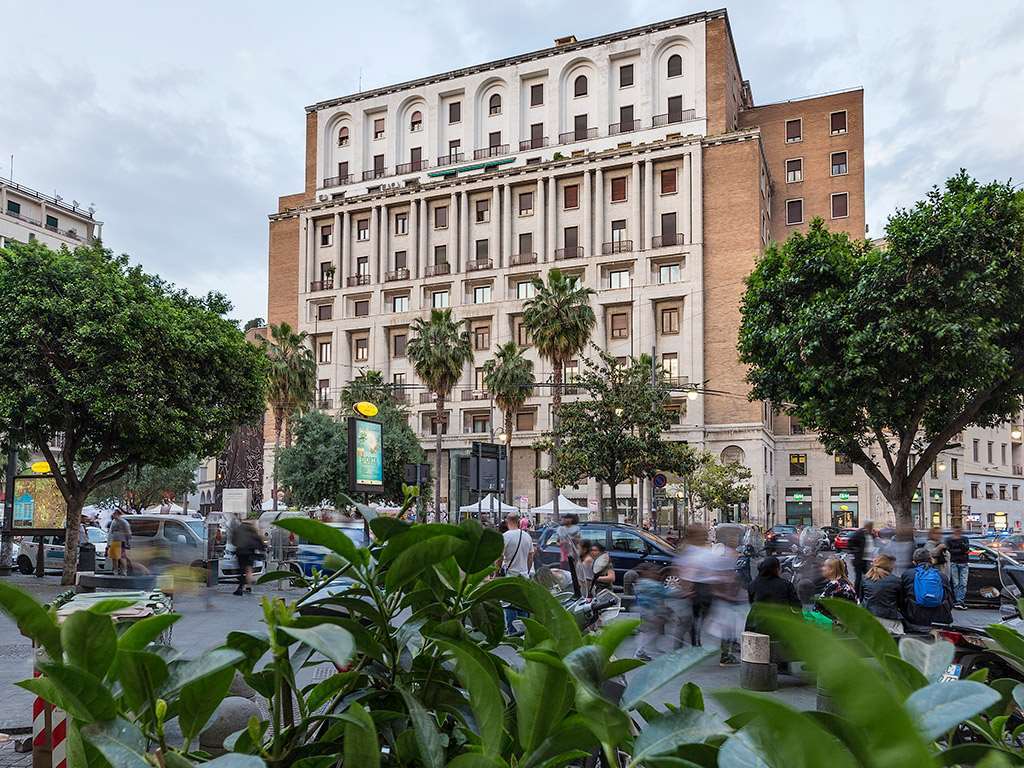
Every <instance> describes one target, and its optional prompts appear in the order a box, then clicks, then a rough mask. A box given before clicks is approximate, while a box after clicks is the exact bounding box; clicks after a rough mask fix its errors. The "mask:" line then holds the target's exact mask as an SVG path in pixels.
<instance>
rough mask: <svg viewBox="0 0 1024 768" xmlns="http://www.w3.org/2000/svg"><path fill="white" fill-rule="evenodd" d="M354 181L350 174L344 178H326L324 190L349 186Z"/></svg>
mask: <svg viewBox="0 0 1024 768" xmlns="http://www.w3.org/2000/svg"><path fill="white" fill-rule="evenodd" d="M355 180H356V179H355V176H353V175H352V174H351V173H350V174H348V175H346V176H328V177H327V178H326V179H324V188H325V189H326V188H327V187H340V186H342V185H344V184H351V183H352V182H353V181H355Z"/></svg>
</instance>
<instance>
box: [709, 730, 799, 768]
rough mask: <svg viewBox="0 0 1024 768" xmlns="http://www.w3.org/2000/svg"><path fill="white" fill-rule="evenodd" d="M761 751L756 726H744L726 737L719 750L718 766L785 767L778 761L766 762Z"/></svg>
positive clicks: (724, 767) (739, 767)
mask: <svg viewBox="0 0 1024 768" xmlns="http://www.w3.org/2000/svg"><path fill="white" fill-rule="evenodd" d="M761 752H762V750H761V747H760V746H759V745H758V743H757V739H756V738H755V734H754V728H751V727H747V728H744V729H743V730H741V731H737V732H736V733H734V734H733V735H732V736H730V737H729V738H728V739H726V740H725V743H724V744H722V747H721V749H719V750H718V768H785V766H783V765H780V764H778V763H774V764H769V763H767V762H765V760H764V759H762V757H761Z"/></svg>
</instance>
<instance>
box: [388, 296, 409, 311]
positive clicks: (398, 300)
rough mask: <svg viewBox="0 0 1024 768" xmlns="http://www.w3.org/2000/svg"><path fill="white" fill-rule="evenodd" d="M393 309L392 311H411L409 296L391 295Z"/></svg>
mask: <svg viewBox="0 0 1024 768" xmlns="http://www.w3.org/2000/svg"><path fill="white" fill-rule="evenodd" d="M391 311H392V312H408V311H409V297H408V296H407V295H406V296H392V297H391Z"/></svg>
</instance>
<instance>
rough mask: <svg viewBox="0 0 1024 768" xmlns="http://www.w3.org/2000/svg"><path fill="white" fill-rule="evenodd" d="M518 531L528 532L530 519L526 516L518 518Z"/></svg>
mask: <svg viewBox="0 0 1024 768" xmlns="http://www.w3.org/2000/svg"><path fill="white" fill-rule="evenodd" d="M519 530H521V531H526V532H529V530H530V518H529V517H528V516H527V515H523V516H522V517H521V518H519Z"/></svg>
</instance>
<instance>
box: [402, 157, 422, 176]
mask: <svg viewBox="0 0 1024 768" xmlns="http://www.w3.org/2000/svg"><path fill="white" fill-rule="evenodd" d="M429 167H430V163H429V162H427V161H426V160H413V161H412V162H411V163H402V164H401V165H396V166H395V175H396V176H401V175H402V174H403V173H416V172H418V171H425V170H427V168H429Z"/></svg>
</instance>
